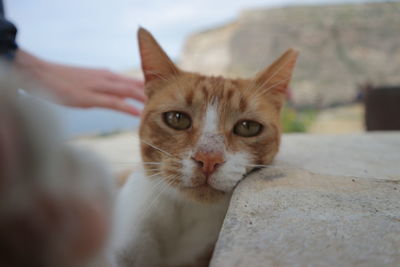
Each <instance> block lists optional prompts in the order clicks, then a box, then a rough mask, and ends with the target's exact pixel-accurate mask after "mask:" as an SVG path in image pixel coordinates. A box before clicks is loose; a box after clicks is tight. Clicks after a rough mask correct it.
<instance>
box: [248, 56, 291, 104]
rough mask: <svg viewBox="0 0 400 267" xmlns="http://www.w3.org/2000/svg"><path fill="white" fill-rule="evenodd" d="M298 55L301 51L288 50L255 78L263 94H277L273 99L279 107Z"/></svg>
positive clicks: (258, 88)
mask: <svg viewBox="0 0 400 267" xmlns="http://www.w3.org/2000/svg"><path fill="white" fill-rule="evenodd" d="M298 55H299V52H298V51H296V50H294V49H289V50H287V51H286V52H285V53H284V54H283V55H282V56H281V57H280V58H278V59H277V60H276V61H275V62H274V63H272V64H271V65H270V66H269V67H267V68H266V69H264V70H263V71H262V72H260V74H258V75H257V76H256V78H255V79H256V80H255V81H256V85H257V86H256V88H257V90H260V93H261V94H270V95H272V96H275V97H274V98H273V99H274V100H275V103H276V105H277V107H278V108H279V109H280V107H281V106H282V105H283V101H284V99H285V96H286V94H287V88H288V86H289V83H290V79H291V78H292V73H293V69H294V66H295V64H296V61H297V57H298Z"/></svg>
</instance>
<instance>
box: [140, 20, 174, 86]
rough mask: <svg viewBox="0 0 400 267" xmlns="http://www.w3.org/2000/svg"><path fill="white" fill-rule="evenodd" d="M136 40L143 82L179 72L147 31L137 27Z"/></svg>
mask: <svg viewBox="0 0 400 267" xmlns="http://www.w3.org/2000/svg"><path fill="white" fill-rule="evenodd" d="M138 41H139V51H140V57H141V61H142V71H143V73H144V78H145V83H148V82H150V81H153V80H167V79H168V77H169V76H172V75H177V74H179V72H180V71H179V69H178V68H177V67H176V66H175V64H174V63H173V62H172V60H171V59H170V58H169V57H168V55H167V54H166V53H165V52H164V50H163V49H162V48H161V46H160V45H159V44H158V43H157V41H156V39H154V37H153V35H151V33H150V32H149V31H147V30H146V29H143V28H139V30H138Z"/></svg>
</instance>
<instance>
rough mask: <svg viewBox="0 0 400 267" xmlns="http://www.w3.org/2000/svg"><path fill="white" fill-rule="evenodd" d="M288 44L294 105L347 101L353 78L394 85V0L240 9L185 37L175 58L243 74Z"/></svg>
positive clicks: (397, 77) (399, 77) (399, 16)
mask: <svg viewBox="0 0 400 267" xmlns="http://www.w3.org/2000/svg"><path fill="white" fill-rule="evenodd" d="M289 47H293V48H296V49H298V50H300V52H301V55H300V61H299V64H298V66H297V70H296V73H295V78H294V82H293V83H292V88H293V94H294V99H295V102H296V103H297V104H298V105H299V106H329V105H333V104H338V103H339V104H340V103H345V102H348V101H351V100H352V99H354V97H355V95H356V94H357V85H358V84H361V83H366V82H372V83H375V84H400V2H385V3H368V4H352V5H333V6H307V7H287V8H278V9H265V10H262V9H260V10H248V11H244V12H242V14H241V15H240V16H239V18H238V19H237V20H235V21H234V22H232V23H229V24H228V25H225V26H222V27H218V28H215V29H211V30H208V31H204V32H200V33H197V34H194V35H193V36H191V37H190V38H189V39H188V40H187V43H186V45H185V48H184V51H183V54H182V58H181V62H180V64H181V66H182V67H183V68H184V69H189V70H193V71H200V72H203V73H207V74H225V75H230V76H251V75H253V74H255V73H256V72H257V71H258V70H260V69H261V68H263V67H264V66H266V65H267V64H269V63H270V62H271V61H273V60H274V59H275V58H277V57H278V56H279V55H280V54H281V53H282V52H283V51H285V50H286V49H287V48H289Z"/></svg>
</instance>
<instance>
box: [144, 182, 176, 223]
mask: <svg viewBox="0 0 400 267" xmlns="http://www.w3.org/2000/svg"><path fill="white" fill-rule="evenodd" d="M163 182H164V183H165V184H164V183H163ZM158 186H160V189H159V190H158V192H156V193H157V196H156V197H155V198H154V199H153V201H151V202H150V204H149V206H148V207H147V208H146V209H145V210H144V211H143V213H142V215H141V216H140V217H141V218H143V217H145V216H146V215H147V213H148V212H149V211H150V210H151V209H152V208H153V206H154V205H155V203H156V201H158V199H159V198H160V196H161V195H162V193H163V192H164V191H165V190H166V189H167V188H168V187H169V184H168V183H166V181H165V180H163V179H160V181H158V182H157V183H156V186H154V187H153V188H152V189H154V188H156V187H158ZM139 221H140V220H139Z"/></svg>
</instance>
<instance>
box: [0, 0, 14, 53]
mask: <svg viewBox="0 0 400 267" xmlns="http://www.w3.org/2000/svg"><path fill="white" fill-rule="evenodd" d="M16 36H17V28H16V27H15V26H14V24H12V23H11V22H9V21H8V20H6V18H5V16H4V6H3V1H2V0H0V55H1V56H3V57H4V56H5V57H7V58H10V59H12V57H13V55H14V53H15V50H16V49H17V48H18V46H17V43H16V41H15V38H16Z"/></svg>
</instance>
